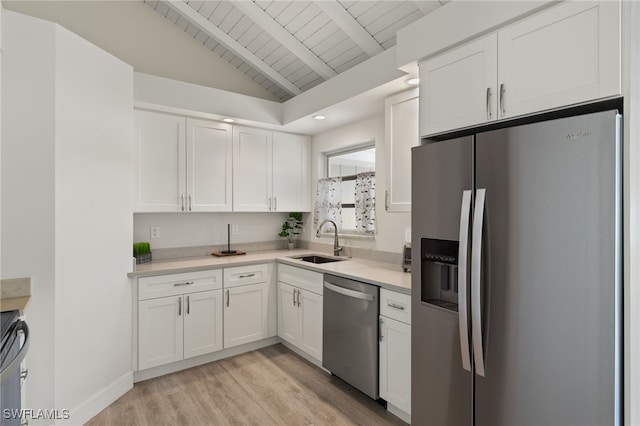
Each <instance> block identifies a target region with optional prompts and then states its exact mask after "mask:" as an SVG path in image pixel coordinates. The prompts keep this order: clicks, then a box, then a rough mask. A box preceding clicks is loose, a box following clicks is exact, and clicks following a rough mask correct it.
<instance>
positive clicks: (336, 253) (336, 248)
mask: <svg viewBox="0 0 640 426" xmlns="http://www.w3.org/2000/svg"><path fill="white" fill-rule="evenodd" d="M327 222H330V223H332V224H333V255H334V256H340V252H341V251H342V247H340V245H339V244H338V225H336V223H335V222H334V221H333V220H331V219H325V220H323V221H322V223H321V224H320V225H319V226H318V230H317V231H316V238H320V230H321V229H322V226H323V225H324V224H325V223H327Z"/></svg>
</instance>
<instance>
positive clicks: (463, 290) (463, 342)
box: [458, 191, 471, 371]
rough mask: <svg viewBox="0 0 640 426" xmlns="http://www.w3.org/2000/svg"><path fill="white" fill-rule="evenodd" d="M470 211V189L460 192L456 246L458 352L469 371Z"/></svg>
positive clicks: (464, 366) (463, 365)
mask: <svg viewBox="0 0 640 426" xmlns="http://www.w3.org/2000/svg"><path fill="white" fill-rule="evenodd" d="M470 213H471V191H464V192H463V193H462V207H461V208H460V239H459V241H460V243H459V246H458V324H459V329H460V354H461V355H462V368H464V369H465V370H467V371H471V354H470V353H469V328H468V324H469V319H468V315H467V253H468V251H469V219H470Z"/></svg>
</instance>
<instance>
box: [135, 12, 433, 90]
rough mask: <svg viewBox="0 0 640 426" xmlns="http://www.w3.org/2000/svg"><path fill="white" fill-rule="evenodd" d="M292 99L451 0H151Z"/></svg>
mask: <svg viewBox="0 0 640 426" xmlns="http://www.w3.org/2000/svg"><path fill="white" fill-rule="evenodd" d="M145 3H146V4H147V5H148V6H149V7H151V8H153V9H154V10H155V11H156V12H158V13H160V14H161V15H163V16H164V17H165V18H166V19H168V20H169V21H171V22H172V23H173V24H175V25H177V26H178V27H179V28H181V29H182V30H183V31H186V32H187V33H188V34H189V35H191V36H192V37H193V38H194V39H195V40H197V41H198V42H200V43H202V44H203V45H205V46H206V47H208V48H209V49H210V50H211V52H212V54H215V55H218V56H220V57H221V58H223V59H224V60H226V61H227V62H229V63H230V64H232V65H233V66H235V67H236V68H237V69H238V70H239V71H240V72H243V73H245V74H246V75H248V76H249V77H251V78H252V79H253V80H255V81H256V82H258V83H259V84H260V85H262V86H263V87H264V88H265V89H267V90H268V91H269V92H271V93H272V94H274V95H275V96H276V97H277V98H278V99H280V100H281V101H286V100H287V99H290V98H291V97H293V96H295V95H298V94H300V93H302V92H304V91H306V90H308V89H310V88H312V87H314V86H316V85H318V84H320V83H322V82H323V81H325V80H328V79H330V78H331V77H334V76H336V75H338V74H339V73H341V72H344V71H346V70H348V69H349V68H351V67H353V66H355V65H357V64H359V63H360V62H362V61H364V60H366V59H368V58H370V57H372V56H375V55H376V54H378V53H380V52H382V51H384V50H386V49H388V48H390V47H392V46H394V45H395V44H396V32H397V31H398V30H399V29H401V28H403V27H404V26H406V25H408V24H410V23H412V22H413V21H415V20H417V19H419V18H421V17H422V16H424V15H425V14H427V13H429V12H431V11H433V10H435V9H437V8H438V7H440V6H441V5H442V3H445V1H442V2H440V1H425V0H418V1H393V0H382V1H369V0H356V1H345V0H319V1H306V0H293V1H284V0H275V1H273V0H257V1H250V0H238V1H228V0H225V1H213V0H204V1H203V0H184V1H183V0H145Z"/></svg>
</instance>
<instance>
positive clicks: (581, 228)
mask: <svg viewBox="0 0 640 426" xmlns="http://www.w3.org/2000/svg"><path fill="white" fill-rule="evenodd" d="M620 132H621V116H620V115H619V114H618V112H617V111H605V112H599V113H593V114H587V115H580V116H573V117H570V118H563V119H558V120H550V121H544V122H538V123H534V124H527V125H522V126H519V127H511V128H504V129H499V130H494V131H490V132H484V133H477V134H475V135H471V136H466V137H462V138H457V139H452V140H444V141H430V140H424V141H423V144H422V145H421V146H418V147H415V148H413V151H412V259H413V262H412V263H413V265H412V320H411V321H412V343H411V347H412V354H411V357H412V360H411V363H412V401H411V407H412V413H411V414H412V423H413V424H415V425H438V426H440V425H456V426H457V425H477V426H499V425H509V426H512V425H536V426H539V425H580V426H585V425H612V424H618V425H619V424H621V421H622V373H621V369H622V343H621V342H622V293H621V292H622V277H621V273H622V272H621V271H622V260H621V259H622V253H621V250H622V230H621V226H622V224H621V223H622V218H621V200H622V195H621V194H622V192H621V158H620V156H621V136H620V134H621V133H620Z"/></svg>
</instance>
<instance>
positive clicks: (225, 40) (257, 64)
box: [161, 0, 302, 96]
mask: <svg viewBox="0 0 640 426" xmlns="http://www.w3.org/2000/svg"><path fill="white" fill-rule="evenodd" d="M161 2H162V3H164V4H166V5H167V6H169V8H171V9H172V10H174V11H176V12H177V13H179V14H180V15H182V17H183V18H185V19H187V20H188V21H189V22H190V23H191V24H192V25H195V26H196V27H197V28H198V29H200V31H202V32H204V33H205V34H207V35H208V36H209V37H212V38H214V39H216V40H217V41H218V43H220V44H222V45H223V46H224V47H225V48H227V49H229V50H230V51H232V52H233V53H234V54H235V55H236V56H238V57H240V58H242V60H243V61H245V62H246V63H248V64H250V65H251V66H252V67H253V68H255V69H256V70H257V71H258V72H260V73H262V74H263V75H264V76H265V77H267V78H269V79H270V80H271V81H273V82H274V83H275V84H277V85H278V86H279V87H281V88H282V89H283V90H285V91H287V92H288V93H290V94H291V95H293V96H295V95H299V94H300V93H302V90H300V89H299V88H298V87H297V86H296V85H294V84H293V83H291V82H290V81H289V80H287V79H286V78H284V77H283V76H282V75H280V74H279V73H278V72H277V71H276V70H275V69H273V68H272V67H270V66H269V65H268V64H267V63H265V62H264V61H263V60H262V59H260V58H259V57H257V56H256V55H254V54H253V53H251V51H249V50H248V49H246V48H245V47H244V46H242V45H241V44H240V43H238V42H237V41H236V40H234V39H233V38H231V37H230V36H229V35H228V34H227V33H225V32H224V31H222V30H221V29H220V28H218V27H217V26H216V25H214V24H213V23H212V22H211V21H209V20H208V19H207V18H205V17H204V16H202V15H201V14H200V13H198V11H196V10H195V9H193V8H192V7H191V6H189V5H188V4H187V3H185V2H184V1H182V0H161ZM252 4H253V3H252ZM256 7H257V6H256Z"/></svg>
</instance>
